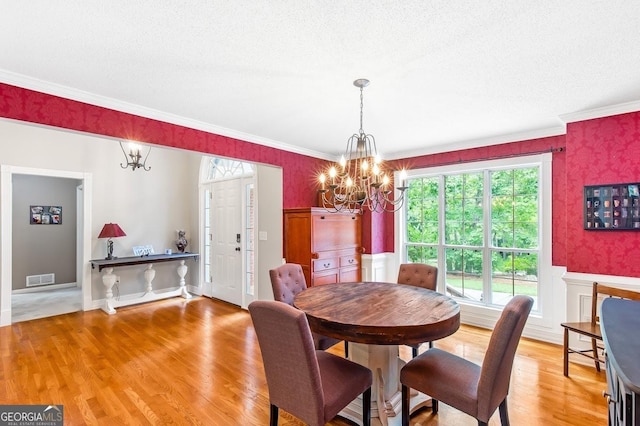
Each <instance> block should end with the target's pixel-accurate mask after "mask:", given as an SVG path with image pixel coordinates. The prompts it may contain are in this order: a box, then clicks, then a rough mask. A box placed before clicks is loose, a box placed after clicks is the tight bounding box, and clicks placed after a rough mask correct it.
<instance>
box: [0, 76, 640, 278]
mask: <svg viewBox="0 0 640 426" xmlns="http://www.w3.org/2000/svg"><path fill="white" fill-rule="evenodd" d="M0 116H1V117H5V118H9V119H15V120H21V121H26V122H32V123H38V124H43V125H49V126H55V127H60V128H65V129H70V130H74V131H81V132H87V133H92V134H98V135H105V136H110V137H114V138H123V139H133V140H139V141H143V142H147V143H153V144H158V145H164V146H169V147H177V148H183V149H188V150H193V151H199V152H202V153H207V154H212V155H220V156H224V157H233V158H238V159H243V160H247V161H253V162H258V163H263V164H270V165H275V166H280V167H282V169H283V180H284V182H283V186H284V188H283V189H284V201H283V204H284V205H283V207H284V208H292V207H308V206H312V205H315V202H316V189H317V188H316V183H315V181H314V178H313V176H314V174H315V173H313V171H315V170H319V169H320V168H321V167H322V166H323V165H324V164H325V163H326V162H325V161H324V160H320V159H317V158H312V157H308V156H304V155H300V154H294V153H290V152H286V151H281V150H278V149H275V148H270V147H265V146H262V145H257V144H253V143H250V142H246V141H241V140H237V139H233V138H229V137H225V136H220V135H215V134H212V133H207V132H204V131H200V130H195V129H190V128H186V127H183V126H179V125H175V124H170V123H165V122H161V121H158V120H153V119H149V118H144V117H139V116H136V115H133V114H127V113H123V112H119V111H114V110H110V109H108V108H102V107H98V106H94V105H90V104H86V103H82V102H77V101H72V100H69V99H64V98H60V97H57V96H52V95H47V94H44V93H39V92H35V91H32V90H27V89H23V88H19V87H15V86H11V85H7V84H3V83H0ZM639 139H640V112H637V113H630V114H623V115H618V116H613V117H607V118H602V119H596V120H588V121H584V122H579V123H571V124H569V125H568V126H567V135H566V136H555V137H549V138H541V139H534V140H528V141H521V142H513V143H507V144H501V145H494V146H489V147H482V148H474V149H467V150H460V151H452V152H446V153H440V154H434V155H425V156H419V157H413V158H406V159H402V160H396V161H394V162H392V163H393V164H391V166H392V167H394V168H402V167H405V168H408V169H415V168H423V167H428V166H438V165H444V164H455V163H464V162H471V161H479V160H486V159H491V158H496V157H504V156H509V155H525V154H528V153H532V152H538V151H544V150H550V149H557V148H564V147H565V144H566V149H565V150H564V151H562V152H554V154H553V171H552V173H553V205H552V215H553V255H552V257H553V264H554V265H567V268H568V270H569V271H574V272H587V273H600V274H611V275H621V276H633V277H640V254H639V253H640V232H635V231H610V232H606V231H605V232H597V231H584V230H583V229H582V212H583V209H582V197H583V192H582V191H583V186H585V185H594V184H600V183H602V184H610V183H619V182H638V181H640V162H639V161H638V159H639V158H640V141H639ZM363 244H364V246H365V252H366V253H369V254H372V253H373V254H375V253H383V252H393V251H394V226H393V214H391V213H384V214H366V215H365V218H364V220H363Z"/></svg>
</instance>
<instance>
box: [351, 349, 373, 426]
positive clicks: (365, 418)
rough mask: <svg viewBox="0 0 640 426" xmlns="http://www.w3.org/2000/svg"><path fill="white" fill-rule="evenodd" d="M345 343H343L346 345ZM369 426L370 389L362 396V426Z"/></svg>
mask: <svg viewBox="0 0 640 426" xmlns="http://www.w3.org/2000/svg"><path fill="white" fill-rule="evenodd" d="M346 343H347V342H345V344H346ZM370 425H371V387H369V388H368V389H367V390H366V391H364V393H363V394H362V426H370Z"/></svg>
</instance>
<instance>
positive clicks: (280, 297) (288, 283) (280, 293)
mask: <svg viewBox="0 0 640 426" xmlns="http://www.w3.org/2000/svg"><path fill="white" fill-rule="evenodd" d="M269 277H270V278H271V288H272V289H273V298H274V299H275V300H277V301H278V302H284V303H286V304H287V305H292V306H293V299H294V298H295V297H296V294H298V293H300V292H301V291H302V290H304V289H306V288H307V281H306V280H305V278H304V272H302V266H300V265H298V264H297V263H285V264H283V265H280V266H278V267H277V268H274V269H271V270H270V271H269Z"/></svg>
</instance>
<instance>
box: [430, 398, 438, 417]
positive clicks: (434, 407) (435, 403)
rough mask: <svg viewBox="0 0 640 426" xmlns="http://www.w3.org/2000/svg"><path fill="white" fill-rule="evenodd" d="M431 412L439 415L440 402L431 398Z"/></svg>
mask: <svg viewBox="0 0 640 426" xmlns="http://www.w3.org/2000/svg"><path fill="white" fill-rule="evenodd" d="M431 412H432V413H433V414H438V400H437V399H433V398H431Z"/></svg>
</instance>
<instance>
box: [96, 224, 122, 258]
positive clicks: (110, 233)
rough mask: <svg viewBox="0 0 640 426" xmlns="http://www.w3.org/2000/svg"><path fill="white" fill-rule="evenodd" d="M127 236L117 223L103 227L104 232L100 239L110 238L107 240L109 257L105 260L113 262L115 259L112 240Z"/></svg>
mask: <svg viewBox="0 0 640 426" xmlns="http://www.w3.org/2000/svg"><path fill="white" fill-rule="evenodd" d="M126 236H127V234H125V233H124V231H123V230H122V228H120V227H119V226H118V224H117V223H105V224H104V226H103V227H102V231H100V235H98V238H108V240H107V257H105V259H107V260H111V259H115V258H114V256H113V241H111V238H115V237H126Z"/></svg>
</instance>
